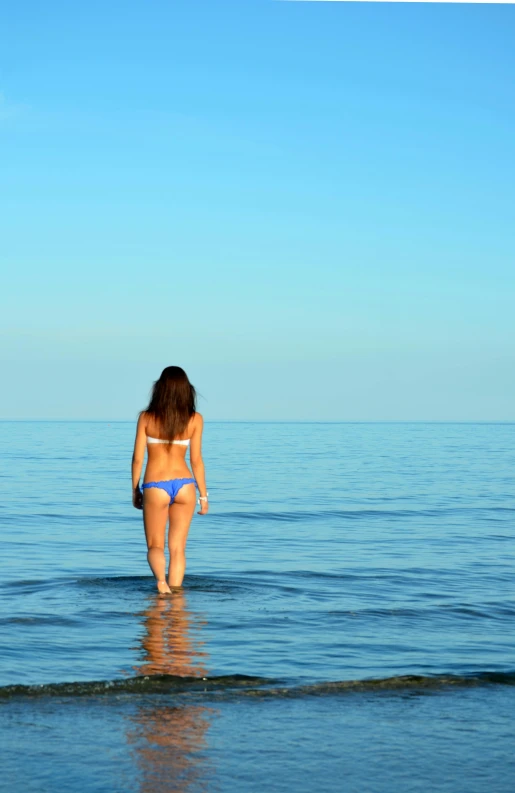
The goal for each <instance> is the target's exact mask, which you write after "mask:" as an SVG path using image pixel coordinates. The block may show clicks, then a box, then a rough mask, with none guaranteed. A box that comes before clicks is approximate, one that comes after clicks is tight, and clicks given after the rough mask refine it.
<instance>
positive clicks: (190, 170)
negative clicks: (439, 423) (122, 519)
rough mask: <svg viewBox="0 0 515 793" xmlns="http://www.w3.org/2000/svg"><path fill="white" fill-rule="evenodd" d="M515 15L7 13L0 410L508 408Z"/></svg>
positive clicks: (117, 414)
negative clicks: (170, 386)
mask: <svg viewBox="0 0 515 793" xmlns="http://www.w3.org/2000/svg"><path fill="white" fill-rule="evenodd" d="M514 35H515V7H513V6H506V5H504V6H503V5H462V4H459V5H455V4H418V3H417V4H405V3H401V4H390V3H380V4H374V3H364V4H359V3H286V2H273V1H272V0H249V2H247V1H244V0H238V1H237V2H236V1H234V2H226V0H209V2H205V1H203V2H198V1H197V0H188V1H187V2H184V1H183V0H180V1H179V2H177V1H175V2H169V1H168V2H154V1H152V0H151V2H147V3H145V4H143V3H141V2H137V3H136V2H133V1H132V0H126V1H125V2H123V3H121V2H112V3H111V2H110V3H100V2H96V0H94V1H93V2H89V3H88V4H86V5H85V4H82V5H81V6H78V5H77V4H70V3H65V2H55V0H50V1H49V2H47V3H45V4H41V3H36V2H26V1H25V0H20V2H19V3H17V4H16V6H14V5H13V4H11V8H10V9H9V11H8V12H5V11H4V14H3V19H2V24H1V25H0V93H1V98H0V239H1V243H0V256H1V259H2V289H1V294H0V365H1V367H2V370H3V373H4V377H3V378H2V379H3V383H4V387H3V389H2V393H1V395H0V416H2V417H5V418H11V417H12V418H24V417H45V418H59V417H63V418H67V417H73V418H112V419H116V418H120V419H125V418H132V417H134V415H135V414H136V412H137V411H138V409H140V408H141V407H142V406H143V405H144V403H145V400H146V398H147V394H148V389H149V387H150V384H151V381H152V380H153V379H155V377H157V376H158V374H159V372H160V370H161V369H162V368H163V367H164V366H165V365H169V364H178V365H182V366H184V368H185V369H186V370H187V371H188V372H189V373H190V376H191V379H192V380H193V382H194V383H195V384H196V385H197V387H198V389H199V390H200V392H201V393H202V395H203V397H204V398H203V399H202V400H201V403H200V405H201V410H203V412H204V414H205V416H206V418H208V419H209V418H211V419H278V420H280V419H295V420H300V419H312V420H412V419H415V420H416V419H419V420H512V419H515V410H514V396H515V366H514V353H513V351H514V342H515V320H514V315H515V312H514V310H513V305H514V295H515V289H514V287H515V266H514V259H515V257H514V250H515V244H514V243H515V241H514V223H513V206H514V205H515V157H514V155H513V140H514V138H515V101H514V99H515V97H514V92H513V85H514V84H515V59H514V58H513V41H514Z"/></svg>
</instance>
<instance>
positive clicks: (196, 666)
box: [134, 590, 207, 677]
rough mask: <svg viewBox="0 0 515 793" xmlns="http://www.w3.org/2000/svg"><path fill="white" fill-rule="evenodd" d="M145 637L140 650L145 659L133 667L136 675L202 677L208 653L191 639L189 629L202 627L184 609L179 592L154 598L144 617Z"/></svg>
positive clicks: (181, 594)
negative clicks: (142, 651)
mask: <svg viewBox="0 0 515 793" xmlns="http://www.w3.org/2000/svg"><path fill="white" fill-rule="evenodd" d="M143 619H144V623H143V624H144V627H145V635H144V636H143V638H142V640H141V646H142V648H143V650H144V653H145V658H144V660H143V663H142V664H141V665H140V666H137V667H134V671H135V672H136V674H138V675H181V677H189V676H195V677H203V676H204V675H206V674H207V672H206V668H205V666H204V663H205V660H206V659H207V653H205V652H203V651H202V650H201V649H200V648H201V647H203V644H204V643H203V642H202V641H200V640H199V639H198V636H194V634H193V630H192V629H197V632H198V628H200V627H201V626H202V625H203V624H205V623H202V622H201V621H200V620H199V619H198V618H197V619H195V621H194V624H193V618H192V616H191V614H190V612H189V611H187V609H186V596H185V594H184V592H183V591H182V590H177V591H175V592H173V594H172V595H171V596H170V597H158V596H156V597H155V600H154V601H153V602H152V603H151V605H150V608H148V609H147V610H146V611H145V612H144V614H143Z"/></svg>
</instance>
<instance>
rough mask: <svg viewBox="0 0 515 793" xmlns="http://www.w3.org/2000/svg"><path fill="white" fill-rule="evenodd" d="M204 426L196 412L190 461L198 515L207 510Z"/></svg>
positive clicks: (202, 420) (203, 513)
mask: <svg viewBox="0 0 515 793" xmlns="http://www.w3.org/2000/svg"><path fill="white" fill-rule="evenodd" d="M203 428H204V419H203V418H202V416H201V415H200V413H197V414H196V416H195V422H194V425H193V433H192V435H191V441H190V462H191V470H192V471H193V476H194V477H195V481H196V482H197V486H198V489H199V493H200V497H201V501H200V510H199V515H205V514H206V513H207V511H208V508H209V506H208V501H207V489H206V473H205V470H204V461H203V459H202V430H203Z"/></svg>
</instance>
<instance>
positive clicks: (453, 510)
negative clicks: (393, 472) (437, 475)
mask: <svg viewBox="0 0 515 793" xmlns="http://www.w3.org/2000/svg"><path fill="white" fill-rule="evenodd" d="M492 513H508V514H511V513H515V509H512V508H511V507H499V506H495V507H493V506H492V507H434V508H431V509H317V510H298V511H288V512H271V511H259V512H238V511H234V512H229V511H226V512H214V513H213V514H212V515H211V516H210V519H211V521H214V522H217V521H227V520H243V521H248V522H252V521H267V520H268V521H278V522H282V523H298V522H304V521H306V520H309V521H314V520H327V518H343V519H345V520H363V519H366V520H382V519H384V518H400V519H411V518H413V517H425V518H441V517H444V516H448V515H458V514H460V515H470V514H474V515H476V516H480V515H482V514H485V515H488V517H491V516H492Z"/></svg>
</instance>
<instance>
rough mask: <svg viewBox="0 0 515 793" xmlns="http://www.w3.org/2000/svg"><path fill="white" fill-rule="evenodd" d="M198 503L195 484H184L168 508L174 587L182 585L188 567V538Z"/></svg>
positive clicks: (171, 571) (170, 578)
mask: <svg viewBox="0 0 515 793" xmlns="http://www.w3.org/2000/svg"><path fill="white" fill-rule="evenodd" d="M196 503H197V491H196V489H195V485H194V484H188V485H183V486H182V487H181V489H180V490H179V492H178V493H177V495H176V496H175V499H174V502H173V504H171V506H170V509H169V510H168V512H169V518H170V528H169V530H168V545H169V548H170V569H169V570H168V583H169V584H170V586H173V587H179V586H182V580H183V578H184V571H185V569H186V540H187V539H188V532H189V530H190V524H191V519H192V517H193V513H194V512H195V504H196Z"/></svg>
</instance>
